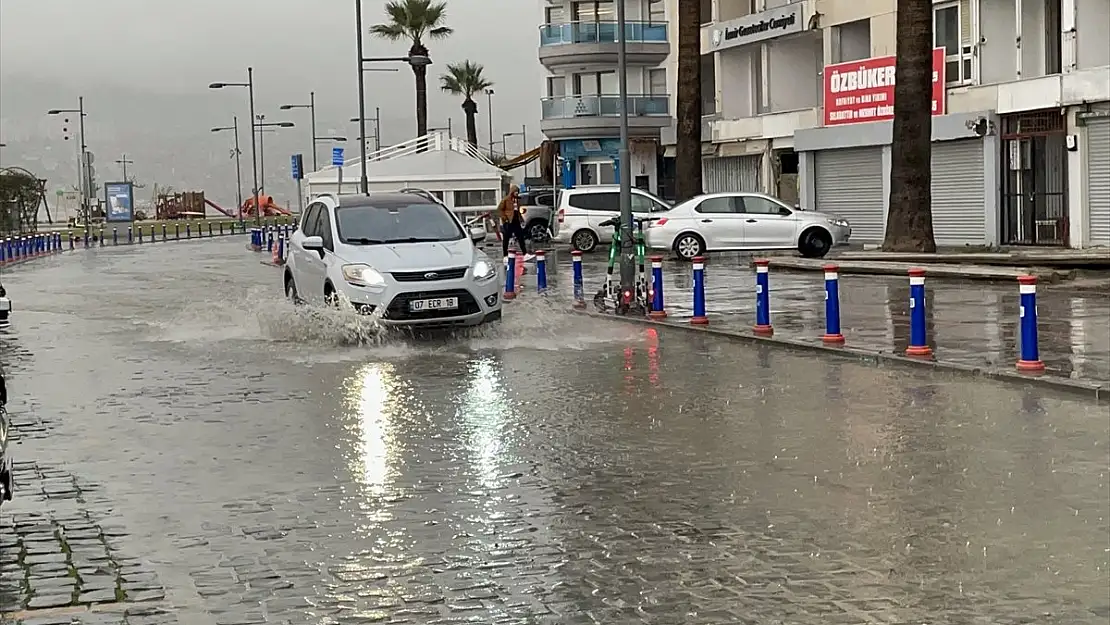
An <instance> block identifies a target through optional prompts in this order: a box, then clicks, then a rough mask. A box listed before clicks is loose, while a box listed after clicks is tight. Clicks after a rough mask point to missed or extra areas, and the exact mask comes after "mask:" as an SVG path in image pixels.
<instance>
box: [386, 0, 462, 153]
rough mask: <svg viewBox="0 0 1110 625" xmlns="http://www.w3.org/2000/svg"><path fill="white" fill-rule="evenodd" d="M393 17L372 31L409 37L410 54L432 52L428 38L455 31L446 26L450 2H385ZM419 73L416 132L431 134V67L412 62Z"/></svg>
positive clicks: (389, 36)
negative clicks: (429, 94) (429, 131)
mask: <svg viewBox="0 0 1110 625" xmlns="http://www.w3.org/2000/svg"><path fill="white" fill-rule="evenodd" d="M385 13H386V15H387V16H388V18H389V21H388V22H386V23H384V24H375V25H374V26H371V27H370V33H371V34H373V35H377V36H379V37H382V38H384V39H388V40H390V41H401V40H408V41H409V42H410V44H411V45H410V46H409V55H410V56H428V48H427V47H425V45H424V38H425V37H427V38H429V39H443V38H446V37H448V36H449V35H450V34H451V33H452V32H454V31H452V30H451V28H450V27H449V26H445V25H444V22H445V21H446V19H447V3H446V2H434V1H433V0H390V1H389V2H387V3H385ZM410 67H412V73H413V74H414V75H415V77H416V134H417V136H421V137H422V136H424V135H426V134H428V68H427V67H426V66H424V65H410Z"/></svg>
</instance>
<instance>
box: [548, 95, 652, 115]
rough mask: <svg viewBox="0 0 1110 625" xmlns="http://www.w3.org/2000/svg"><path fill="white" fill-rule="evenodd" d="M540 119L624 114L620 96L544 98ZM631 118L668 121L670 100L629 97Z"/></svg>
mask: <svg viewBox="0 0 1110 625" xmlns="http://www.w3.org/2000/svg"><path fill="white" fill-rule="evenodd" d="M541 104H542V106H541V109H540V110H541V115H542V117H541V119H573V118H575V117H617V116H619V115H620V114H621V98H620V96H619V95H573V96H562V97H558V98H544V99H543V100H542V103H541ZM628 105H629V106H628V114H629V115H630V116H638V117H659V116H661V117H669V116H670V114H671V112H670V98H669V97H667V96H666V95H630V96H628Z"/></svg>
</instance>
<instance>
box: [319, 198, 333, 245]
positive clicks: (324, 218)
mask: <svg viewBox="0 0 1110 625" xmlns="http://www.w3.org/2000/svg"><path fill="white" fill-rule="evenodd" d="M318 212H319V213H320V216H319V218H317V219H316V228H317V231H316V234H317V236H319V237H320V238H321V239H323V240H324V249H325V250H329V251H335V238H334V237H333V236H332V233H331V212H330V211H328V207H327V206H321V207H320V210H319V211H318Z"/></svg>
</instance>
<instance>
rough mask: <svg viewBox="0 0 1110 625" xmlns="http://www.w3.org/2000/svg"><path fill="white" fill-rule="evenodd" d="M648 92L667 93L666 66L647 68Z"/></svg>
mask: <svg viewBox="0 0 1110 625" xmlns="http://www.w3.org/2000/svg"><path fill="white" fill-rule="evenodd" d="M648 93H649V94H650V95H667V68H665V67H661V68H659V69H650V70H648Z"/></svg>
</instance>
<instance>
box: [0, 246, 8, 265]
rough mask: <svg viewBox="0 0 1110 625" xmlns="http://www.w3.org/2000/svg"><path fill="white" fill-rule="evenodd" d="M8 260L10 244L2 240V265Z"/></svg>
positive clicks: (0, 250) (0, 254)
mask: <svg viewBox="0 0 1110 625" xmlns="http://www.w3.org/2000/svg"><path fill="white" fill-rule="evenodd" d="M6 262H8V246H7V245H6V241H5V242H0V265H2V264H4V263H6Z"/></svg>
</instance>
